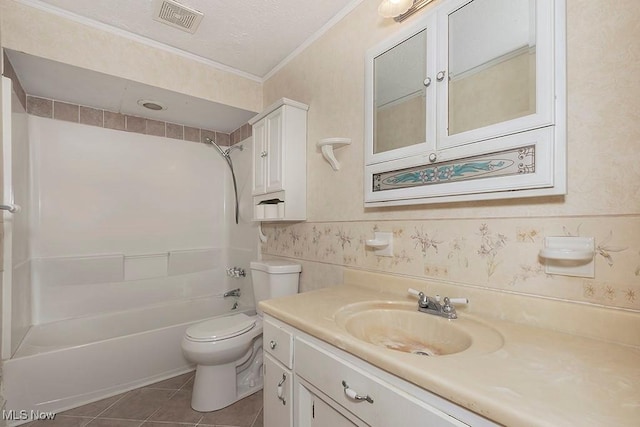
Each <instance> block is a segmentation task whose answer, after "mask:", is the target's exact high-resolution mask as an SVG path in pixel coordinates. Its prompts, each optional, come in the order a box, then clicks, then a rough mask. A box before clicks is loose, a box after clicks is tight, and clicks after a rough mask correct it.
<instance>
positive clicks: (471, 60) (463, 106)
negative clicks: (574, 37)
mask: <svg viewBox="0 0 640 427" xmlns="http://www.w3.org/2000/svg"><path fill="white" fill-rule="evenodd" d="M550 3H551V2H550V1H549V0H472V1H469V0H459V1H453V2H451V5H450V6H448V7H447V8H446V9H445V10H443V11H442V12H441V13H440V17H439V30H438V31H439V33H438V37H439V48H440V50H439V55H440V57H439V61H438V65H439V67H438V74H437V78H438V84H439V85H440V86H439V87H438V97H439V101H440V102H439V107H440V110H439V112H438V114H439V116H438V124H439V127H438V149H439V150H441V149H445V148H449V147H454V146H458V145H462V144H467V143H470V142H475V141H481V140H485V139H489V138H493V137H497V136H503V135H505V134H509V133H515V132H520V131H524V130H529V129H534V128H538V127H542V126H545V125H551V124H553V74H552V71H553V54H552V53H553V48H552V45H551V41H550V36H549V35H550V34H552V27H551V21H552V20H551V19H548V16H550V13H552V12H551V4H550ZM537 17H538V19H536V18H537Z"/></svg>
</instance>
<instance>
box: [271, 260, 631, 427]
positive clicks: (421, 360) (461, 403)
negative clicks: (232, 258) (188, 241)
mask: <svg viewBox="0 0 640 427" xmlns="http://www.w3.org/2000/svg"><path fill="white" fill-rule="evenodd" d="M411 287H413V288H417V289H421V290H423V291H425V293H426V292H430V293H431V292H432V291H433V294H435V293H439V294H441V295H447V294H449V295H450V296H452V297H462V296H463V295H460V289H461V288H460V287H457V286H451V285H446V284H444V285H443V284H430V283H429V284H427V283H425V282H424V281H418V280H415V279H408V278H403V277H394V276H389V275H382V274H376V273H367V272H362V271H356V270H348V271H346V272H345V284H343V285H339V286H334V287H330V288H324V289H321V290H317V291H312V292H306V293H302V294H297V295H293V296H290V297H284V298H278V299H274V300H269V301H264V302H262V303H261V304H260V306H261V308H262V309H263V310H264V313H265V323H264V344H265V357H264V371H265V372H264V373H265V383H264V384H265V385H264V404H265V407H264V417H265V418H264V420H265V425H266V426H270V427H271V426H300V427H302V426H354V425H355V426H405V425H407V426H409V425H428V426H431V425H433V426H465V425H471V426H495V425H513V426H561V425H571V426H574V425H580V426H589V425H592V426H613V425H615V426H625V425H629V426H632V425H637V421H638V419H640V369H638V366H640V343H639V342H638V341H639V340H640V338H639V337H637V331H638V330H640V319H638V316H637V315H633V314H632V313H625V312H617V313H612V312H613V310H605V309H599V308H595V307H594V308H585V307H581V306H579V305H576V304H570V303H562V302H556V301H554V302H552V301H544V300H540V299H535V298H530V299H529V298H526V297H522V296H520V297H515V296H510V295H504V294H503V295H500V294H499V293H496V292H492V291H486V290H482V291H481V290H475V289H473V288H463V289H465V291H468V292H469V293H470V295H465V296H468V297H469V300H470V302H469V305H468V307H464V306H460V307H458V315H459V316H458V319H455V320H447V319H445V318H440V317H437V316H432V315H429V314H425V313H420V312H418V310H417V300H416V299H415V297H412V296H409V295H408V294H407V289H408V288H411ZM523 299H527V301H523ZM496 300H499V301H497V302H498V304H496ZM516 301H520V302H519V303H518V304H520V305H519V306H514V303H515V302H516ZM481 306H484V307H485V308H483V307H481ZM501 306H504V307H508V309H507V310H505V311H503V312H500V313H493V315H490V314H488V313H487V312H486V311H485V310H489V311H490V310H491V308H492V307H493V308H495V307H501ZM556 310H560V311H556ZM585 310H588V311H587V312H586V313H587V314H588V315H590V316H591V319H590V320H588V319H586V318H581V316H583V315H584V314H585ZM603 310H604V311H607V313H604V312H603ZM610 312H611V313H610ZM518 313H520V315H518ZM535 313H539V314H535ZM526 318H528V321H523V319H526ZM559 321H560V322H562V323H563V324H562V325H557V326H559V327H560V329H562V328H564V329H566V330H567V331H559V330H554V329H558V328H554V326H553V325H554V324H555V322H559ZM545 322H546V323H545ZM572 322H573V323H572ZM616 325H617V328H618V329H624V331H622V332H621V331H616V332H612V334H609V335H607V334H606V333H605V334H603V335H602V336H596V335H597V334H601V333H603V332H604V331H605V330H606V329H607V328H609V327H611V328H614V327H615V326H616ZM621 326H622V327H621ZM393 330H395V332H398V331H401V332H403V333H404V334H402V333H401V334H400V336H399V337H398V336H395V337H391V335H392V332H390V331H393ZM634 331H636V332H634ZM585 334H586V335H588V334H591V335H593V336H588V337H587V336H584V335H585ZM613 341H615V342H613ZM425 344H426V346H425Z"/></svg>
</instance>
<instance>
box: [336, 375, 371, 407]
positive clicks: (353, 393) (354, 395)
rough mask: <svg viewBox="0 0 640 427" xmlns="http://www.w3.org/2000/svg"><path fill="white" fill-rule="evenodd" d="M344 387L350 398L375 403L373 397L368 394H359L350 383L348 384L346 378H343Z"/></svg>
mask: <svg viewBox="0 0 640 427" xmlns="http://www.w3.org/2000/svg"><path fill="white" fill-rule="evenodd" d="M342 387H344V394H346V395H347V397H348V398H349V399H352V400H358V401H363V400H364V401H367V402H369V403H373V399H372V398H371V397H370V396H369V395H368V394H367V395H364V396H361V395H359V394H358V393H356V391H355V390H353V389H351V388H349V384H347V383H346V382H345V381H344V380H342Z"/></svg>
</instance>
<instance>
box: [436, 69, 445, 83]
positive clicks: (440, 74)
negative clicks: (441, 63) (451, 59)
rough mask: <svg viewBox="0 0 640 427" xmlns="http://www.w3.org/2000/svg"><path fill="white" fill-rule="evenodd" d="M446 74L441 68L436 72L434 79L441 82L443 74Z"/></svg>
mask: <svg viewBox="0 0 640 427" xmlns="http://www.w3.org/2000/svg"><path fill="white" fill-rule="evenodd" d="M446 75H447V72H446V71H444V70H442V71H438V74H436V80H437V81H439V82H441V81H443V80H444V76H446Z"/></svg>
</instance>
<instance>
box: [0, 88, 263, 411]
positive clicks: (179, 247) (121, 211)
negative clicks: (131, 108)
mask: <svg viewBox="0 0 640 427" xmlns="http://www.w3.org/2000/svg"><path fill="white" fill-rule="evenodd" d="M8 87H9V93H10V92H11V90H10V83H9V86H8ZM5 89H6V84H5V82H4V81H3V91H2V92H3V93H2V95H3V96H2V97H3V99H4V98H5V96H6V94H7V90H5ZM3 102H4V104H3V116H4V120H7V108H6V105H7V103H6V101H3ZM8 105H14V106H15V102H13V103H9V104H8ZM8 112H9V113H11V110H9V111H8ZM8 116H11V114H8ZM8 120H10V121H11V122H12V128H11V131H12V134H13V137H14V138H12V139H13V140H14V144H13V145H14V146H13V147H12V146H9V147H3V150H4V153H5V164H4V168H3V171H4V178H5V182H4V185H5V186H7V185H8V186H11V184H12V183H11V179H13V181H14V182H13V188H12V190H13V193H14V194H13V200H11V201H12V202H16V204H21V205H22V208H23V209H22V211H21V212H19V213H9V212H7V213H5V214H4V215H5V217H4V219H5V224H4V225H5V228H6V227H9V228H11V227H13V228H12V229H11V230H10V231H11V233H9V235H7V234H5V239H4V241H5V255H7V248H8V255H10V256H9V260H7V259H6V258H5V271H4V273H3V300H2V304H3V322H2V348H1V351H2V357H3V359H4V361H3V385H4V397H5V398H6V399H7V402H6V409H7V410H35V411H55V412H58V411H62V410H65V409H69V408H72V407H76V406H79V405H82V404H85V403H89V402H92V401H95V400H98V399H101V398H105V397H108V396H111V395H115V394H118V393H121V392H124V391H126V390H130V389H133V388H136V387H140V386H143V385H146V384H150V383H153V382H156V381H160V380H162V379H165V378H169V377H172V376H175V375H178V374H181V373H184V372H188V371H191V370H193V369H194V368H195V364H194V363H192V362H190V361H188V360H187V359H185V357H184V355H183V352H182V349H181V345H180V343H181V341H182V339H183V337H184V335H185V332H186V330H187V329H188V328H189V327H190V326H193V325H195V324H197V323H199V322H202V321H205V320H209V319H213V318H216V317H219V316H228V315H231V314H239V313H245V314H247V315H253V314H254V313H255V304H254V302H253V298H252V288H251V275H250V274H247V275H246V276H245V277H242V276H240V275H239V274H238V275H237V276H234V277H232V276H229V275H227V272H226V270H227V269H228V268H229V266H231V265H235V266H241V267H243V268H244V269H246V270H247V271H249V269H248V266H249V264H250V261H251V260H255V259H257V248H256V246H257V245H256V244H255V240H256V238H257V232H256V230H255V227H254V226H253V225H252V224H251V223H250V222H249V221H242V217H243V216H242V212H243V209H242V204H243V203H244V202H243V200H244V199H247V202H246V204H247V205H250V201H249V199H250V194H248V193H247V194H245V191H250V184H249V185H246V184H247V183H248V182H249V179H250V163H251V162H250V157H249V156H250V154H249V152H250V150H245V151H244V152H243V151H242V149H241V148H236V147H238V146H233V147H231V148H226V147H220V148H219V150H218V151H219V152H220V154H222V157H223V159H222V160H223V161H224V162H221V161H220V160H221V159H220V157H218V156H217V154H211V155H210V154H208V153H214V151H212V150H210V146H213V145H214V144H213V143H212V142H210V143H207V144H196V143H188V142H185V141H178V140H171V139H168V138H159V137H154V136H150V135H142V134H134V133H129V132H121V131H116V130H111V129H104V128H99V127H91V126H84V125H79V124H76V123H68V122H63V121H58V120H53V119H47V118H42V117H35V116H30V115H27V114H26V113H25V112H24V111H22V112H21V113H20V114H16V113H15V112H14V114H13V117H12V118H11V117H9V118H8ZM3 123H4V122H3ZM5 130H6V128H5ZM16 138H17V139H19V140H17V139H16ZM4 141H5V142H6V138H5V139H4ZM245 144H246V142H245ZM10 145H11V144H10ZM18 147H23V148H24V147H28V151H27V152H20V150H23V148H18ZM11 150H13V153H12V154H13V155H11V154H10V155H9V156H7V153H8V152H9V153H11ZM232 153H233V156H234V160H237V162H236V165H235V166H236V167H235V170H234V173H233V174H229V172H228V168H227V166H225V165H224V163H227V165H228V166H229V169H231V168H233V165H232V163H231V156H230V154H232ZM7 157H8V159H12V160H13V161H14V162H16V161H18V162H22V163H20V164H13V165H11V164H9V165H8V166H9V167H7V161H8V159H7ZM12 170H13V176H7V174H9V175H11V171H12ZM25 170H28V171H30V172H29V173H28V174H23V175H24V176H27V175H28V179H29V180H30V182H28V183H27V184H25V183H24V182H22V181H24V179H25V178H24V176H17V174H18V172H24V171H25ZM7 178H9V180H7ZM229 178H233V179H237V182H236V185H235V187H236V188H237V192H238V198H237V200H239V206H238V208H237V209H236V210H235V212H232V209H229V207H230V206H232V198H233V195H232V194H231V192H230V191H229V190H230V189H231V188H232V186H231V185H230V183H229V182H228V181H229ZM186 188H188V189H189V191H185V189H186ZM5 189H6V187H5ZM5 194H7V192H6V191H5ZM4 202H7V200H6V199H5V200H4V201H3V203H4ZM18 202H19V203H18ZM233 216H236V217H239V222H240V224H239V225H235V224H234V221H233V220H231V218H232V217H233ZM25 224H27V225H28V226H26V225H25ZM247 236H250V238H248V237H247ZM237 288H239V289H240V290H241V291H240V296H238V295H237V294H235V295H229V296H227V297H224V294H225V293H227V292H228V291H230V290H232V289H237Z"/></svg>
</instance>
